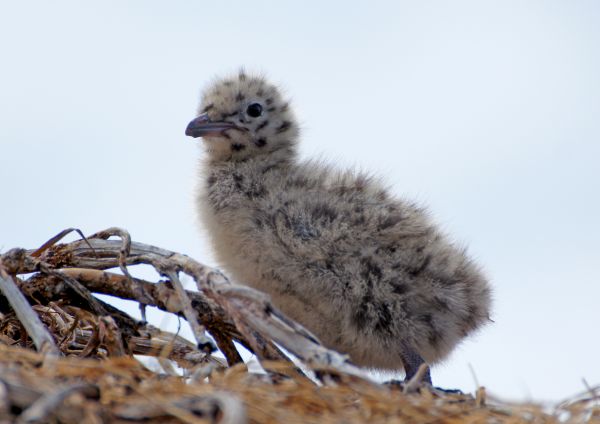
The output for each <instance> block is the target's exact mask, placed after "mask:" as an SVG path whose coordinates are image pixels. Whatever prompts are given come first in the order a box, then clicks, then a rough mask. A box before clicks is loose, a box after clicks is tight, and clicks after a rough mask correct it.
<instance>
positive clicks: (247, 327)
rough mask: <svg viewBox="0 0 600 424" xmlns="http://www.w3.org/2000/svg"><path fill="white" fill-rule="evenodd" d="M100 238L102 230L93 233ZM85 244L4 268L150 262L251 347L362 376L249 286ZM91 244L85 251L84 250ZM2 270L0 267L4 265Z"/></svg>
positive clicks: (13, 254)
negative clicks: (221, 315) (185, 279)
mask: <svg viewBox="0 0 600 424" xmlns="http://www.w3.org/2000/svg"><path fill="white" fill-rule="evenodd" d="M98 234H100V235H101V236H102V237H105V236H106V234H105V233H104V232H100V233H98ZM87 241H88V242H89V245H88V244H87V243H85V242H83V241H75V242H72V243H69V244H67V245H61V246H53V247H51V248H49V249H48V250H47V251H45V252H44V253H43V254H42V255H40V257H39V258H31V257H30V256H29V255H28V252H26V251H18V250H17V251H15V249H13V250H12V251H9V252H7V253H6V254H5V255H4V256H6V255H7V254H9V255H8V256H9V257H8V258H7V260H5V261H4V262H5V264H6V263H8V264H9V266H10V272H12V273H25V272H34V271H36V270H38V269H39V266H40V262H43V263H44V264H47V265H48V266H50V267H54V268H64V267H79V268H93V269H100V270H104V269H108V268H114V267H121V266H123V265H124V264H123V262H125V265H134V264H142V263H143V264H150V265H152V266H153V267H154V268H155V269H157V271H158V272H159V273H160V274H162V275H166V276H168V277H170V278H172V277H173V273H178V272H184V273H186V274H188V275H190V276H191V277H192V278H193V279H194V280H195V282H196V285H197V286H198V288H199V290H200V291H201V293H202V294H203V295H204V296H205V297H206V298H208V299H210V300H212V301H213V302H214V303H216V304H217V305H219V306H220V307H221V308H223V310H224V311H225V313H226V315H229V316H230V317H231V319H233V321H234V323H235V324H236V326H237V327H238V330H240V332H241V333H242V334H243V336H244V337H245V338H246V339H247V340H248V342H249V343H250V344H251V346H252V347H253V348H255V349H258V348H260V347H266V351H268V352H269V354H270V355H273V356H274V357H279V359H285V357H284V356H283V355H282V354H281V352H279V351H278V349H277V348H276V347H275V345H273V342H275V343H277V344H279V345H281V346H282V347H284V348H285V349H287V350H288V351H290V352H291V353H293V354H294V355H295V356H297V357H298V358H299V359H301V360H302V361H304V362H306V363H307V364H309V365H310V366H311V367H313V368H332V367H333V368H336V369H337V370H339V371H343V372H346V373H348V374H353V375H358V376H361V377H363V378H364V376H365V373H364V372H362V371H361V370H360V369H358V368H357V367H355V366H353V365H351V364H350V363H349V362H348V360H347V358H346V357H345V356H343V355H340V354H339V353H337V352H334V351H332V350H329V349H327V348H325V347H324V346H322V345H321V344H320V343H319V342H318V340H317V339H316V338H315V337H314V336H313V335H311V334H310V333H309V332H308V331H307V330H306V329H304V328H303V327H302V326H300V325H299V324H297V323H295V322H294V321H292V320H290V319H289V318H287V317H286V316H285V315H283V314H282V313H281V312H280V311H278V310H277V309H276V308H275V307H274V306H273V305H272V304H271V302H270V300H269V298H268V297H267V296H266V295H264V294H262V293H260V292H258V291H256V290H253V289H251V288H248V287H243V286H235V285H233V284H231V283H230V282H229V280H227V278H226V277H225V276H223V275H222V274H221V273H220V272H218V271H217V270H215V269H214V268H211V267H208V266H205V265H202V264H200V263H198V262H196V261H195V260H193V259H192V258H190V257H188V256H186V255H183V254H180V253H175V252H172V251H169V250H166V249H162V248H159V247H155V246H151V245H147V244H143V243H137V242H131V243H129V244H128V245H129V246H128V247H129V249H128V254H127V255H126V256H125V255H124V254H123V253H122V249H123V243H120V242H117V241H113V240H105V239H103V238H101V239H99V238H94V237H90V238H89V239H88V240H87ZM90 245H91V248H90ZM5 266H6V265H5Z"/></svg>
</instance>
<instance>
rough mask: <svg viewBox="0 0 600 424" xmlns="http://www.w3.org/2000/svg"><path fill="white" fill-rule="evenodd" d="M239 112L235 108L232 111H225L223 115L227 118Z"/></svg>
mask: <svg viewBox="0 0 600 424" xmlns="http://www.w3.org/2000/svg"><path fill="white" fill-rule="evenodd" d="M238 113H239V112H238V111H237V110H234V111H233V112H230V113H227V114H225V115H223V116H224V117H225V118H229V117H232V116H236V115H237V114H238Z"/></svg>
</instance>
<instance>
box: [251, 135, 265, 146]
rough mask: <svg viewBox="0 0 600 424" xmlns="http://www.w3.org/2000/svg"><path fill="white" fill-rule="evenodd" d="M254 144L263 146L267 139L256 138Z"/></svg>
mask: <svg viewBox="0 0 600 424" xmlns="http://www.w3.org/2000/svg"><path fill="white" fill-rule="evenodd" d="M254 144H256V145H257V146H258V147H263V146H264V145H266V144H267V139H266V138H264V137H261V138H259V139H258V140H256V141H255V143H254Z"/></svg>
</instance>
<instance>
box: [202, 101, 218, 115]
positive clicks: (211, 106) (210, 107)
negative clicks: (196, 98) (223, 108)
mask: <svg viewBox="0 0 600 424" xmlns="http://www.w3.org/2000/svg"><path fill="white" fill-rule="evenodd" d="M213 107H215V105H214V103H210V104H208V105H206V106H205V107H204V109H202V113H206V112H208V111H209V110H211V109H212V108H213Z"/></svg>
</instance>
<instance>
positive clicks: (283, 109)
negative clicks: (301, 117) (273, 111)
mask: <svg viewBox="0 0 600 424" xmlns="http://www.w3.org/2000/svg"><path fill="white" fill-rule="evenodd" d="M289 108H290V104H289V103H284V104H283V106H281V111H282V112H285V111H286V110H288V109H289Z"/></svg>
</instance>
